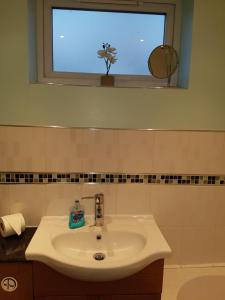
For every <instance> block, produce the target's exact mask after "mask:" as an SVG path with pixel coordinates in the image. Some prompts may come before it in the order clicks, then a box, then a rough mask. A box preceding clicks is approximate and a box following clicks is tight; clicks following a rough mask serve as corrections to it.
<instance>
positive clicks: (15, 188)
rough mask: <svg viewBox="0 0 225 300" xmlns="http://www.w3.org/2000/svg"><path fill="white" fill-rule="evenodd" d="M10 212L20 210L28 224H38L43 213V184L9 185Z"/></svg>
mask: <svg viewBox="0 0 225 300" xmlns="http://www.w3.org/2000/svg"><path fill="white" fill-rule="evenodd" d="M9 199H10V203H11V206H10V214H13V213H17V212H21V213H22V214H23V216H24V219H25V221H26V225H28V226H36V225H38V224H39V222H40V219H41V217H42V216H43V215H44V201H45V191H44V185H41V184H40V185H38V184H37V185H35V184H33V185H25V184H17V185H10V189H9Z"/></svg>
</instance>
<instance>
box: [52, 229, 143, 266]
mask: <svg viewBox="0 0 225 300" xmlns="http://www.w3.org/2000/svg"><path fill="white" fill-rule="evenodd" d="M145 244H146V239H145V238H144V236H143V235H141V234H138V233H135V232H129V231H116V230H114V231H111V232H102V233H98V234H96V232H94V231H93V232H90V231H89V232H88V231H82V232H77V233H76V234H74V232H68V233H63V234H60V235H58V236H56V237H55V238H53V240H52V245H53V247H54V248H55V250H56V251H58V252H59V253H61V254H62V255H65V256H67V257H68V258H71V259H77V260H80V261H84V262H88V261H89V263H92V261H93V256H94V254H95V253H103V254H104V257H105V258H106V259H107V260H108V262H109V261H113V260H114V261H117V260H120V259H124V258H128V257H132V256H134V255H136V254H138V253H139V252H140V251H141V250H142V249H143V248H144V246H145Z"/></svg>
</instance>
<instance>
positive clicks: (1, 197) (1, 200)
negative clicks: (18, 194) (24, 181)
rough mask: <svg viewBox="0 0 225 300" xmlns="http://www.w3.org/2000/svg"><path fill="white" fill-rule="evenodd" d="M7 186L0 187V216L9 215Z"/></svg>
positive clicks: (9, 205)
mask: <svg viewBox="0 0 225 300" xmlns="http://www.w3.org/2000/svg"><path fill="white" fill-rule="evenodd" d="M9 189H10V186H9V185H0V216H5V215H8V214H10V207H11V202H10V198H9Z"/></svg>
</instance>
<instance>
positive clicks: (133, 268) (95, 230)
mask: <svg viewBox="0 0 225 300" xmlns="http://www.w3.org/2000/svg"><path fill="white" fill-rule="evenodd" d="M92 220H93V218H92V217H91V216H87V217H86V224H87V225H86V226H84V227H81V228H78V229H69V228H68V217H43V218H42V220H41V223H40V225H39V226H38V229H37V231H36V233H35V235H34V237H33V239H32V240H31V242H30V244H29V246H28V248H27V250H26V253H25V255H26V259H28V260H36V261H40V262H43V263H45V264H47V265H48V266H50V267H52V268H53V269H55V270H57V271H58V272H60V273H62V274H65V275H67V276H70V277H72V278H76V279H80V280H86V281H110V280H117V279H121V278H124V277H127V276H130V275H132V274H134V273H136V272H138V271H140V270H142V269H143V268H145V267H146V266H147V265H149V264H150V263H152V262H153V261H155V260H157V259H160V258H165V257H166V256H167V255H168V254H170V252H171V250H170V248H169V246H168V244H167V242H166V241H165V239H164V238H163V236H162V234H161V232H160V230H159V228H158V226H157V224H156V222H155V220H154V218H153V216H151V215H139V216H129V215H110V216H106V217H105V224H104V226H103V227H96V226H93V221H92ZM96 258H97V260H96Z"/></svg>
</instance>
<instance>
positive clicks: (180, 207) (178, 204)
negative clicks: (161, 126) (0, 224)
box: [0, 127, 225, 264]
mask: <svg viewBox="0 0 225 300" xmlns="http://www.w3.org/2000/svg"><path fill="white" fill-rule="evenodd" d="M0 172H60V173H68V172H87V173H88V172H106V173H113V172H117V173H131V174H141V173H151V174H171V175H176V174H181V175H182V174H190V175H200V174H203V175H207V176H213V175H217V176H224V175H225V132H188V131H179V132H178V131H177V132H175V131H135V130H91V129H56V128H29V127H0ZM96 192H103V193H104V194H105V201H106V204H105V205H106V207H105V208H106V213H115V214H118V213H127V214H132V213H136V214H142V213H143V214H144V213H152V214H153V215H154V216H155V218H156V220H157V222H158V224H159V225H160V227H161V229H162V232H163V233H164V235H165V237H166V239H167V240H168V242H169V244H170V246H171V248H172V250H173V254H172V255H171V257H170V258H169V259H168V260H167V263H168V264H193V263H217V262H218V263H219V262H225V241H224V236H225V185H220V186H214V185H173V184H157V185H155V184H135V183H126V184H122V185H121V184H104V183H101V184H66V183H65V184H60V183H52V184H32V185H31V184H0V215H4V214H9V213H13V212H17V211H21V212H22V213H23V214H24V216H25V219H26V222H27V224H28V225H36V224H38V222H39V220H40V218H41V216H42V215H61V214H68V210H69V207H70V206H71V204H72V202H73V200H74V199H76V198H80V197H81V196H85V195H93V194H94V193H96ZM84 205H85V208H86V212H87V213H90V212H92V211H93V202H92V201H91V200H90V201H88V200H85V202H84Z"/></svg>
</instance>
